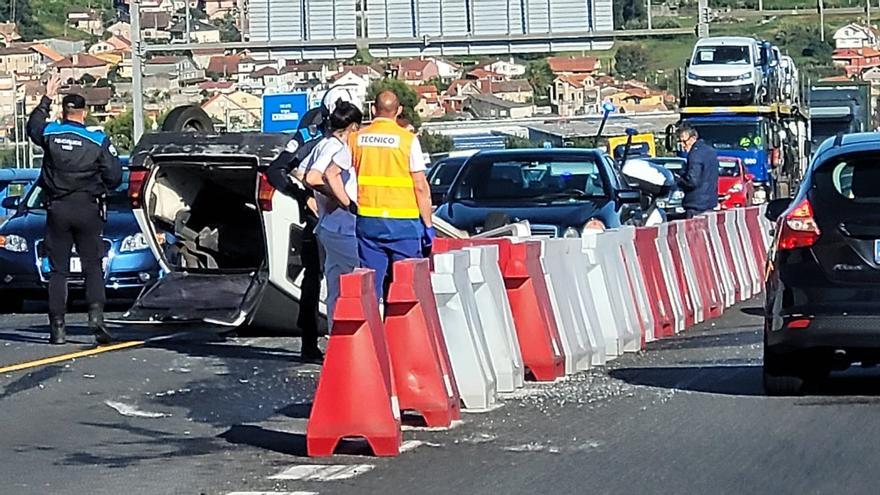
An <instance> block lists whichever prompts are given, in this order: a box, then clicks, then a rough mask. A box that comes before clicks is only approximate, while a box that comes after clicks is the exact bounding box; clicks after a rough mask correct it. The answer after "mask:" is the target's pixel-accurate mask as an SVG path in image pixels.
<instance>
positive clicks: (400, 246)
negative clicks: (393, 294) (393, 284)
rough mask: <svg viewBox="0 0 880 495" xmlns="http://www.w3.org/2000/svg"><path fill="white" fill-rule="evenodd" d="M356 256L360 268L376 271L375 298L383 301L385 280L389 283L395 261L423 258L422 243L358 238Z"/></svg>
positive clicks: (385, 286)
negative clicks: (357, 256) (358, 257)
mask: <svg viewBox="0 0 880 495" xmlns="http://www.w3.org/2000/svg"><path fill="white" fill-rule="evenodd" d="M358 254H359V255H360V260H361V268H369V269H372V270H375V271H376V296H377V297H379V299H380V300H383V301H384V300H385V296H386V295H387V293H386V288H387V284H386V280H387V281H388V282H389V283H390V281H391V265H392V264H393V263H394V262H395V261H400V260H404V259H407V258H423V256H422V241H421V240H420V239H400V240H396V241H385V240H379V239H370V238H365V237H359V238H358Z"/></svg>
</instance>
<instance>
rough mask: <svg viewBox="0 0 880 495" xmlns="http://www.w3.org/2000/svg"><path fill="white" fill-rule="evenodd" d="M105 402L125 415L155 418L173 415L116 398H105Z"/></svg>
mask: <svg viewBox="0 0 880 495" xmlns="http://www.w3.org/2000/svg"><path fill="white" fill-rule="evenodd" d="M104 404H106V405H107V406H109V407H110V408H112V409H114V410H116V412H118V413H119V414H121V415H123V416H128V417H130V418H150V419H155V418H165V417H168V416H171V415H170V414H167V413H161V412H151V411H143V410H141V409H138V408H137V407H135V406H132V405H130V404H126V403H124V402H118V401H115V400H105V401H104Z"/></svg>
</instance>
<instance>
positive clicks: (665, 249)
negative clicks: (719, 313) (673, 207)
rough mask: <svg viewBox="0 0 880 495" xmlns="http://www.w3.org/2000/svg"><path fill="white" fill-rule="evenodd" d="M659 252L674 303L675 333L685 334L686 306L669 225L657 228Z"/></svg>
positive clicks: (662, 224)
mask: <svg viewBox="0 0 880 495" xmlns="http://www.w3.org/2000/svg"><path fill="white" fill-rule="evenodd" d="M657 251H658V252H659V253H660V269H661V271H662V272H663V280H664V281H665V282H666V288H667V290H668V291H669V299H670V300H671V301H672V314H673V315H674V316H675V333H679V332H683V331H684V326H685V317H684V305H683V304H682V298H681V290H680V289H679V287H678V275H677V274H676V271H675V270H676V266H675V262H674V260H673V257H672V250H671V249H669V224H667V223H661V224H660V225H658V226H657Z"/></svg>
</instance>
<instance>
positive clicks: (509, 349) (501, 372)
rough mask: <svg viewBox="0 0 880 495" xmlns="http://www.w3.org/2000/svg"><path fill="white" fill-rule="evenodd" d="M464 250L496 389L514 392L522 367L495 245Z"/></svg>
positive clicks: (519, 381) (518, 385)
mask: <svg viewBox="0 0 880 495" xmlns="http://www.w3.org/2000/svg"><path fill="white" fill-rule="evenodd" d="M464 251H465V252H467V253H468V255H469V256H470V268H469V270H468V278H469V279H470V282H471V287H472V288H473V290H474V298H475V301H476V308H477V312H478V316H479V319H480V324H481V325H482V328H483V333H484V336H485V339H486V344H487V345H488V349H489V359H490V361H491V364H492V370H493V371H494V372H495V378H496V379H497V383H496V388H497V389H498V391H499V392H513V391H514V390H515V389H517V388H519V387H522V386H523V380H524V374H525V367H524V366H523V360H522V354H521V352H520V349H519V341H518V340H517V338H516V327H515V326H514V323H513V315H512V314H511V311H510V302H509V301H508V299H507V290H505V288H504V279H503V278H502V276H501V268H500V266H499V265H498V246H491V245H488V246H479V247H469V248H465V249H464Z"/></svg>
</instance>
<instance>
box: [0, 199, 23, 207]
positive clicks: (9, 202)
mask: <svg viewBox="0 0 880 495" xmlns="http://www.w3.org/2000/svg"><path fill="white" fill-rule="evenodd" d="M20 204H21V196H7V197H5V198H3V202H2V203H0V206H2V207H3V209H6V210H17V209H18V206H19V205H20Z"/></svg>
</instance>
